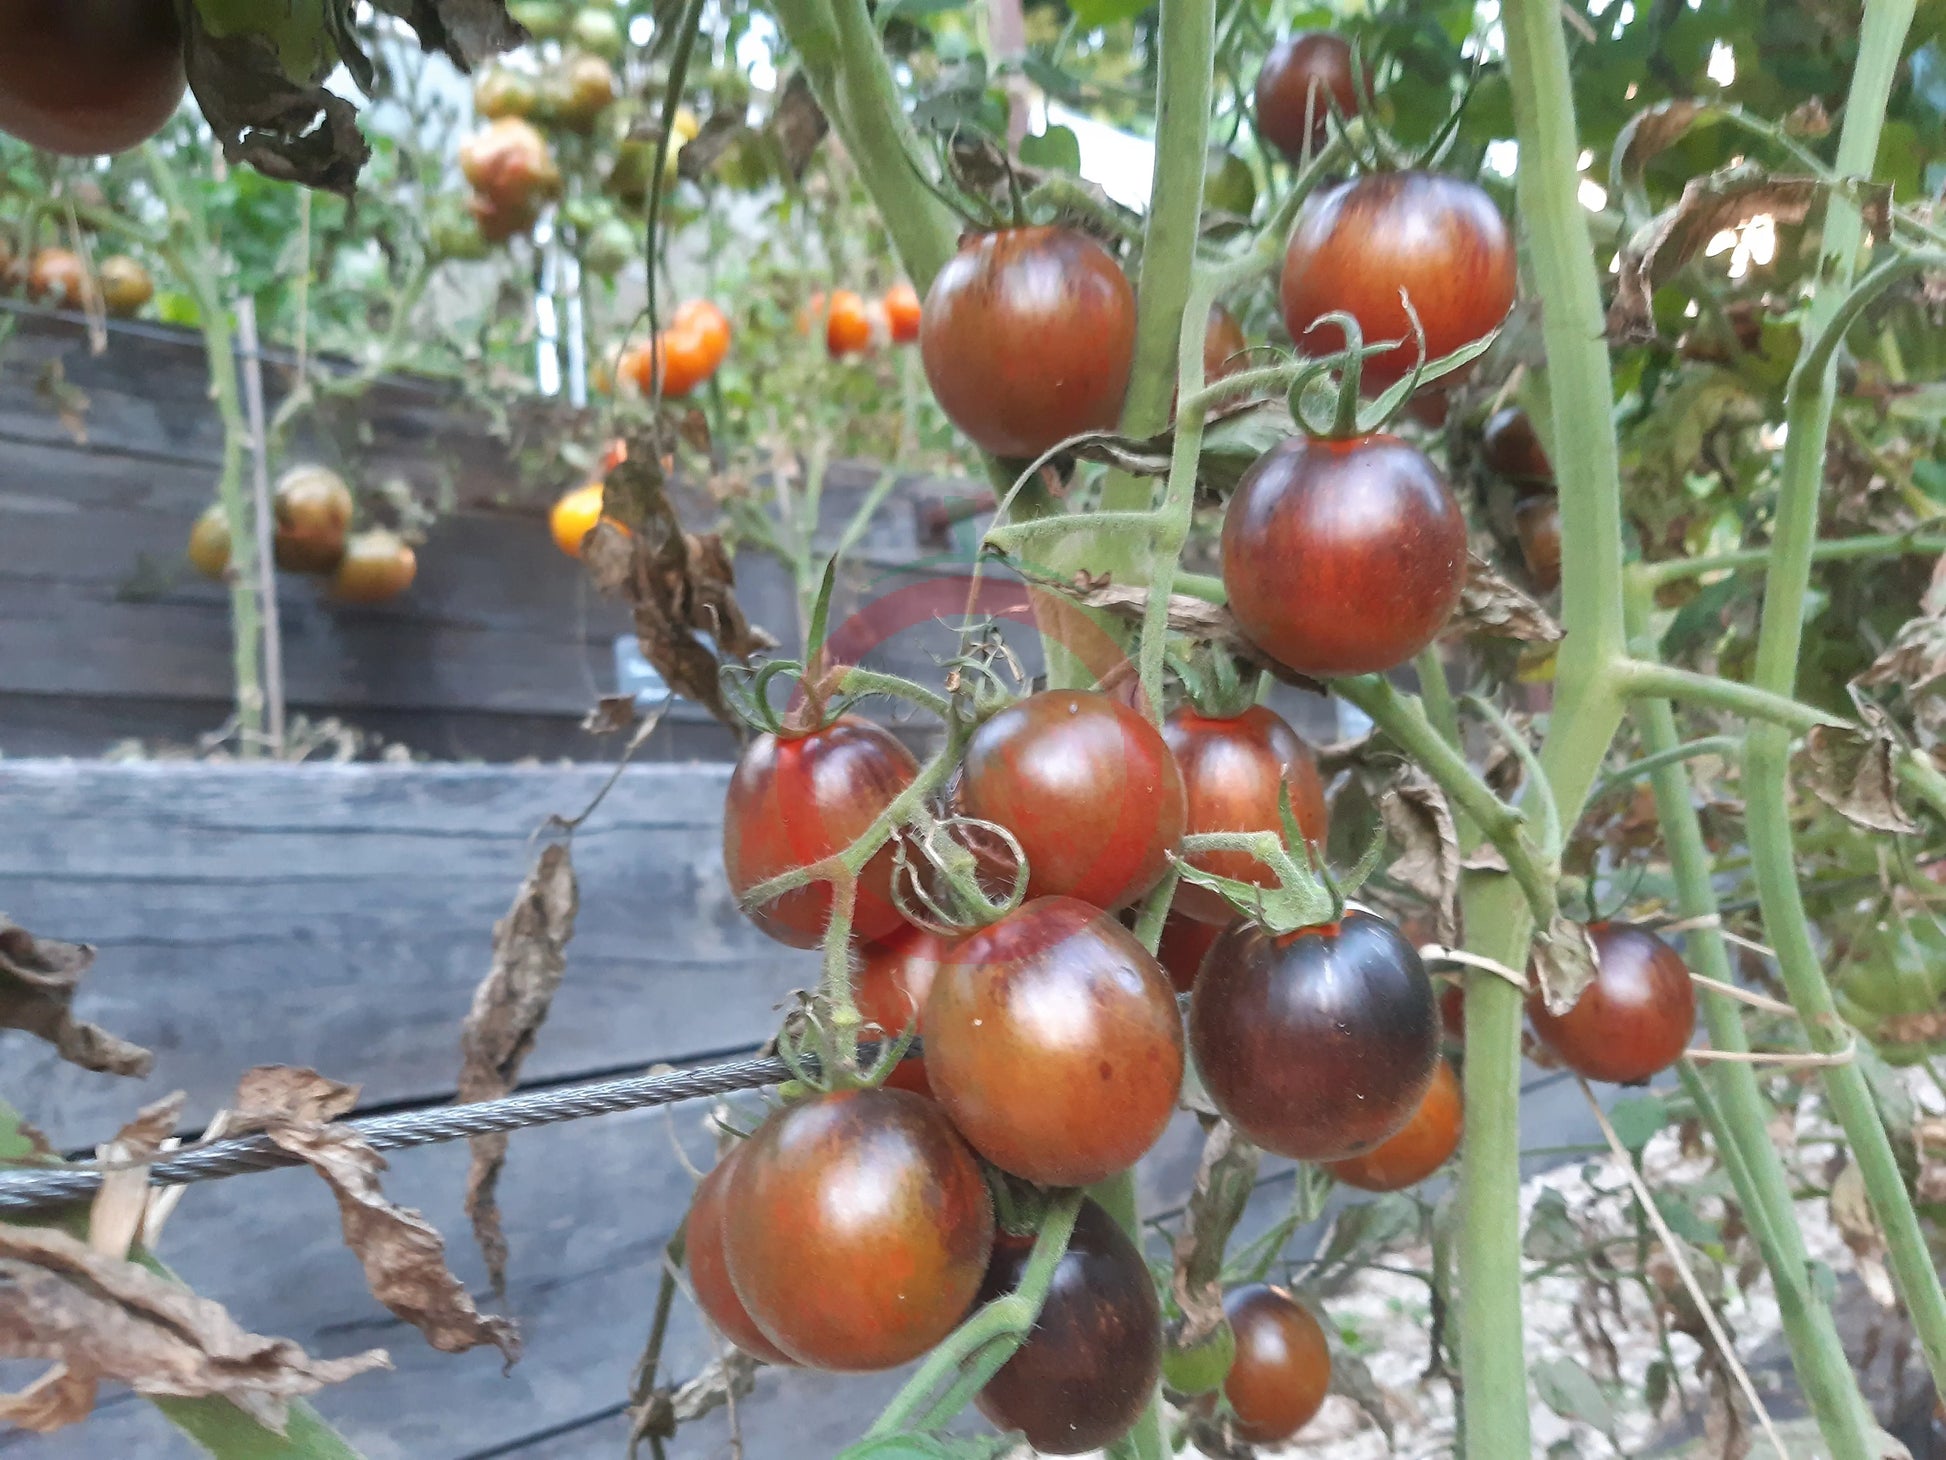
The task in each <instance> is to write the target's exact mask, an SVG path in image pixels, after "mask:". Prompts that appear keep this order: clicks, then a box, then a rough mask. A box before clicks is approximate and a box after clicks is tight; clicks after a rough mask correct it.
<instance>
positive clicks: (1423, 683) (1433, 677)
mask: <svg viewBox="0 0 1946 1460" xmlns="http://www.w3.org/2000/svg"><path fill="white" fill-rule="evenodd" d="M1413 667H1414V668H1415V669H1417V670H1418V671H1419V700H1420V703H1421V704H1423V705H1424V706H1425V707H1426V718H1427V719H1428V720H1430V721H1432V727H1433V729H1435V730H1437V731H1438V732H1439V733H1440V735H1441V736H1443V737H1444V738H1445V740H1446V743H1447V744H1449V745H1453V746H1457V745H1458V744H1459V743H1460V727H1459V710H1458V709H1457V708H1456V707H1455V706H1454V704H1453V687H1452V685H1451V684H1450V683H1449V682H1448V681H1447V678H1446V661H1445V659H1443V658H1442V657H1441V656H1440V653H1439V646H1438V645H1437V644H1428V645H1427V646H1426V647H1425V649H1424V650H1423V651H1421V653H1420V655H1419V657H1418V658H1417V659H1416V660H1414V661H1413Z"/></svg>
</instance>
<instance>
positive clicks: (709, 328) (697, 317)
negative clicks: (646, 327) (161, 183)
mask: <svg viewBox="0 0 1946 1460" xmlns="http://www.w3.org/2000/svg"><path fill="white" fill-rule="evenodd" d="M669 323H670V326H671V327H672V328H674V329H679V330H687V331H689V332H690V333H692V334H694V335H695V337H696V339H697V341H698V342H699V343H700V345H701V347H702V351H703V357H704V361H705V363H706V364H707V366H708V371H707V373H708V374H710V375H714V374H715V373H716V368H717V367H718V366H719V365H721V364H722V363H723V361H724V360H725V359H726V358H728V356H729V353H730V335H731V330H730V317H729V315H727V314H725V313H724V312H723V310H722V307H721V306H720V305H718V304H717V303H716V302H715V301H714V300H710V299H690V300H685V301H684V302H683V303H682V304H681V305H680V306H679V307H678V308H677V310H676V312H675V314H674V315H672V316H671V317H670V320H669Z"/></svg>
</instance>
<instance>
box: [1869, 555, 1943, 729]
mask: <svg viewBox="0 0 1946 1460" xmlns="http://www.w3.org/2000/svg"><path fill="white" fill-rule="evenodd" d="M1941 679H1946V557H1942V558H1941V559H1940V560H1939V561H1938V563H1936V564H1935V565H1934V567H1933V576H1932V584H1931V586H1930V587H1929V588H1928V589H1927V590H1926V595H1925V597H1924V598H1922V599H1921V600H1920V602H1919V612H1918V614H1917V615H1916V616H1914V617H1913V618H1912V619H1910V620H1908V621H1907V622H1906V623H1905V624H1904V625H1903V626H1902V627H1901V628H1900V629H1899V632H1898V633H1897V634H1896V635H1895V636H1894V637H1893V639H1892V642H1891V643H1890V644H1889V645H1887V646H1886V649H1885V652H1884V653H1882V654H1880V655H1879V656H1878V658H1876V659H1874V660H1873V661H1872V662H1871V664H1870V665H1869V666H1868V667H1867V668H1866V670H1865V672H1864V673H1862V674H1860V675H1859V676H1858V677H1857V678H1856V679H1854V680H1853V681H1852V683H1853V684H1855V685H1881V684H1889V685H1892V686H1894V687H1896V688H1898V689H1902V690H1904V691H1905V692H1906V695H1907V702H1908V703H1910V704H1911V705H1913V706H1914V714H1915V715H1918V716H1920V718H1921V719H1922V720H1924V719H1925V716H1924V715H1923V714H1922V712H1921V707H1922V706H1925V705H1927V704H1929V703H1930V704H1931V705H1932V706H1933V707H1934V708H1935V709H1936V708H1937V707H1938V702H1939V701H1940V700H1941V699H1946V695H1939V694H1924V693H1922V692H1923V691H1925V690H1926V689H1928V687H1930V686H1933V685H1936V684H1937V683H1938V681H1940V680H1941Z"/></svg>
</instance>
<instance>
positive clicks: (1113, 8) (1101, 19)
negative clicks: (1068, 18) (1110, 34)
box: [1072, 0, 1155, 30]
mask: <svg viewBox="0 0 1946 1460" xmlns="http://www.w3.org/2000/svg"><path fill="white" fill-rule="evenodd" d="M1154 4H1155V0H1075V4H1074V5H1073V7H1072V9H1073V11H1074V18H1075V19H1076V20H1078V21H1080V22H1081V23H1082V24H1083V25H1085V26H1087V27H1088V28H1089V29H1090V30H1098V29H1100V28H1101V27H1103V26H1109V25H1120V24H1121V23H1122V22H1123V21H1125V20H1133V19H1135V17H1136V16H1138V15H1140V14H1141V13H1142V12H1143V11H1145V10H1147V9H1149V8H1150V7H1151V6H1153V5H1154Z"/></svg>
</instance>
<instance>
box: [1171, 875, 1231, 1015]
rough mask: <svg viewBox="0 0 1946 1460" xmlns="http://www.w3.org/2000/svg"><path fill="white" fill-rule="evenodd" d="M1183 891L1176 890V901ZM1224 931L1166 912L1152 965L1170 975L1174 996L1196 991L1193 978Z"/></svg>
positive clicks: (1198, 919)
mask: <svg viewBox="0 0 1946 1460" xmlns="http://www.w3.org/2000/svg"><path fill="white" fill-rule="evenodd" d="M1184 890H1185V885H1183V884H1179V885H1178V886H1177V888H1176V897H1177V899H1178V900H1180V899H1181V897H1182V894H1183V892H1184ZM1223 928H1224V925H1223V924H1221V923H1206V922H1204V921H1203V920H1202V919H1200V918H1192V917H1190V916H1189V915H1188V914H1187V913H1181V912H1177V911H1176V910H1175V909H1174V908H1171V909H1170V910H1169V916H1168V917H1166V918H1164V919H1163V920H1162V938H1161V940H1160V941H1159V942H1157V944H1156V946H1155V961H1156V962H1157V963H1160V964H1161V965H1162V971H1163V972H1164V973H1166V974H1168V975H1169V982H1170V983H1172V984H1174V985H1175V986H1176V992H1177V993H1179V994H1186V993H1188V992H1189V991H1190V990H1191V989H1193V988H1194V987H1196V975H1197V974H1198V973H1200V972H1201V971H1202V967H1203V958H1204V956H1205V955H1206V954H1208V952H1209V950H1210V948H1211V946H1212V945H1214V944H1215V942H1216V940H1217V938H1218V937H1219V936H1220V935H1221V934H1222V932H1223Z"/></svg>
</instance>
